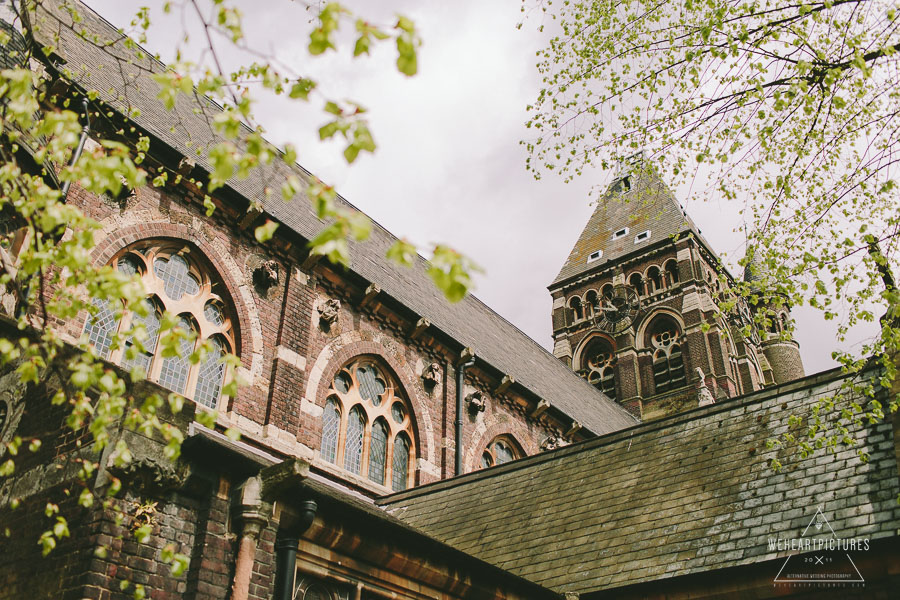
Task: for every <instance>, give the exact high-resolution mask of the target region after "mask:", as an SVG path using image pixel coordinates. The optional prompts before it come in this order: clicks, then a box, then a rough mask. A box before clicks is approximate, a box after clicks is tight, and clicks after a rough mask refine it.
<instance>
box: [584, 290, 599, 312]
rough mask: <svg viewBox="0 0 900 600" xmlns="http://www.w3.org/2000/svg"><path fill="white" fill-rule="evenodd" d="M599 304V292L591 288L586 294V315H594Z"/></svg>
mask: <svg viewBox="0 0 900 600" xmlns="http://www.w3.org/2000/svg"><path fill="white" fill-rule="evenodd" d="M596 306H597V292H595V291H594V290H590V291H589V292H588V293H587V294H585V295H584V316H586V317H588V318H590V317H593V316H594V308H595V307H596Z"/></svg>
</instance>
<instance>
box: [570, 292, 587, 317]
mask: <svg viewBox="0 0 900 600" xmlns="http://www.w3.org/2000/svg"><path fill="white" fill-rule="evenodd" d="M569 308H571V309H572V315H573V317H574V319H575V320H576V321H580V320H581V319H583V318H584V308H583V307H582V306H581V298H580V297H579V296H574V297H573V298H572V299H571V300H569Z"/></svg>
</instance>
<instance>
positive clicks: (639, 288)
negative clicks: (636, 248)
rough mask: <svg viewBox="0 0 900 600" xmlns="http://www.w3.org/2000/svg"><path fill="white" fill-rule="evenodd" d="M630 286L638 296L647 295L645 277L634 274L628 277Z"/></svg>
mask: <svg viewBox="0 0 900 600" xmlns="http://www.w3.org/2000/svg"><path fill="white" fill-rule="evenodd" d="M628 285H630V286H631V287H633V288H634V291H636V292H637V293H638V296H644V295H646V294H647V290H645V289H644V276H643V275H642V274H640V273H632V274H631V275H630V276H629V277H628Z"/></svg>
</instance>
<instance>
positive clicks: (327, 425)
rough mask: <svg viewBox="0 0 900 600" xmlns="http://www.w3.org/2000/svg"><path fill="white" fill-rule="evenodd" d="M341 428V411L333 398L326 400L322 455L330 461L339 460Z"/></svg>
mask: <svg viewBox="0 0 900 600" xmlns="http://www.w3.org/2000/svg"><path fill="white" fill-rule="evenodd" d="M340 430H341V413H340V411H339V410H338V405H337V402H335V401H334V399H333V398H329V399H328V400H326V401H325V412H324V413H322V457H323V458H324V459H325V460H327V461H328V462H332V463H333V462H335V461H337V448H338V433H339V432H340Z"/></svg>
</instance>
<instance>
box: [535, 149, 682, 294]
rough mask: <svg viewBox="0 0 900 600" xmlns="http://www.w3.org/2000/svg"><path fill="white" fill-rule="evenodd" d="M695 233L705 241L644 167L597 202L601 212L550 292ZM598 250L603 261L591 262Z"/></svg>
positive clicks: (630, 171)
mask: <svg viewBox="0 0 900 600" xmlns="http://www.w3.org/2000/svg"><path fill="white" fill-rule="evenodd" d="M626 175H627V179H628V181H627V184H626V181H625V178H626V177H625V176H626ZM626 188H629V189H626ZM626 227H627V228H628V233H627V234H626V235H623V236H622V237H619V238H616V239H614V238H613V234H614V233H615V232H617V231H620V230H622V229H624V228H626ZM647 230H649V231H650V237H649V239H648V240H646V241H642V242H639V243H636V242H635V236H637V235H638V234H639V233H642V232H644V231H647ZM689 232H692V233H694V234H695V235H697V236H698V237H699V235H700V233H699V230H698V229H697V227H696V225H694V223H693V221H691V219H690V217H688V216H687V215H686V214H685V213H684V211H683V210H682V209H681V206H680V205H679V204H678V200H676V199H675V195H674V194H673V193H672V191H671V190H670V189H669V188H668V187H667V186H666V184H665V183H664V182H663V181H662V179H660V177H659V176H658V175H657V174H656V172H655V171H654V170H653V169H652V167H650V166H648V165H643V164H641V163H640V162H638V163H636V164H634V165H632V166H630V167H628V168H626V170H624V171H623V172H622V173H620V174H619V175H618V176H617V177H616V179H615V180H614V181H613V182H612V183H611V184H610V186H609V188H608V189H607V190H606V193H605V194H604V195H603V197H602V198H600V200H599V201H598V202H597V208H596V209H594V213H593V214H592V215H591V218H590V219H588V222H587V225H585V227H584V231H582V232H581V236H580V237H579V238H578V241H577V242H576V243H575V246H574V247H573V248H572V251H571V252H570V253H569V257H568V258H567V259H566V262H565V264H564V265H563V267H562V269H560V271H559V274H558V275H557V276H556V278H555V279H554V280H553V283H552V284H550V287H551V289H552V288H553V287H555V286H556V285H557V284H558V283H561V282H563V281H565V280H568V279H571V278H572V277H576V276H578V275H582V274H584V273H587V272H588V271H591V270H593V269H596V268H597V267H602V266H604V265H605V264H607V263H609V262H614V261H616V260H618V259H619V258H622V257H623V256H626V255H628V254H631V253H632V252H635V251H637V250H640V249H641V248H642V247H645V246H648V245H650V244H653V243H655V242H659V241H660V240H664V239H666V238H671V237H672V236H675V235H678V234H684V233H689ZM598 250H599V251H601V252H602V253H603V255H602V256H601V258H600V259H599V260H594V261H591V262H588V257H590V255H591V254H592V253H594V252H597V251H598Z"/></svg>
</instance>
